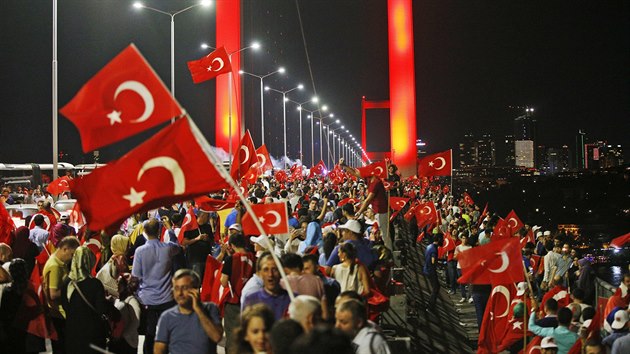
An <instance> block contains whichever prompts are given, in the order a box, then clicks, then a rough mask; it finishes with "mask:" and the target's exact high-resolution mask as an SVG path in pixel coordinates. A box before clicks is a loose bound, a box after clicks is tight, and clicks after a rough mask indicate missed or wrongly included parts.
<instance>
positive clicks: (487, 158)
mask: <svg viewBox="0 0 630 354" xmlns="http://www.w3.org/2000/svg"><path fill="white" fill-rule="evenodd" d="M476 148H477V163H476V165H477V166H482V167H492V166H495V165H496V162H497V160H496V147H495V144H494V140H492V136H491V135H490V134H484V135H482V136H481V138H479V139H477V141H476Z"/></svg>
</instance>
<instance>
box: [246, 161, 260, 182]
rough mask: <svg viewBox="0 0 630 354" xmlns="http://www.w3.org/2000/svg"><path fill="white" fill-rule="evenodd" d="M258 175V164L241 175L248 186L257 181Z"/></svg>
mask: <svg viewBox="0 0 630 354" xmlns="http://www.w3.org/2000/svg"><path fill="white" fill-rule="evenodd" d="M259 174H260V168H259V167H258V162H256V163H255V164H253V165H252V166H251V167H250V168H249V169H248V170H247V172H245V174H244V175H243V179H244V180H246V181H247V183H249V184H255V183H256V180H258V175H259Z"/></svg>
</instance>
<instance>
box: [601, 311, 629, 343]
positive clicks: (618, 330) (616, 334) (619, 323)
mask: <svg viewBox="0 0 630 354" xmlns="http://www.w3.org/2000/svg"><path fill="white" fill-rule="evenodd" d="M610 328H612V330H613V333H611V334H609V335H607V336H606V337H605V338H604V339H603V340H602V344H603V345H605V346H606V347H608V348H612V346H613V344H614V343H615V342H616V341H617V340H618V339H619V338H622V337H624V336H627V335H628V311H626V309H621V310H617V311H616V312H615V314H614V318H613V322H612V323H611V324H610Z"/></svg>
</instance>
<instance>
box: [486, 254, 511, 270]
mask: <svg viewBox="0 0 630 354" xmlns="http://www.w3.org/2000/svg"><path fill="white" fill-rule="evenodd" d="M496 255H497V256H500V257H501V266H500V267H499V268H497V269H491V268H488V270H489V271H491V272H492V273H503V272H505V270H506V269H507V267H508V266H509V265H510V259H509V258H508V255H507V252H505V251H503V252H498V253H496Z"/></svg>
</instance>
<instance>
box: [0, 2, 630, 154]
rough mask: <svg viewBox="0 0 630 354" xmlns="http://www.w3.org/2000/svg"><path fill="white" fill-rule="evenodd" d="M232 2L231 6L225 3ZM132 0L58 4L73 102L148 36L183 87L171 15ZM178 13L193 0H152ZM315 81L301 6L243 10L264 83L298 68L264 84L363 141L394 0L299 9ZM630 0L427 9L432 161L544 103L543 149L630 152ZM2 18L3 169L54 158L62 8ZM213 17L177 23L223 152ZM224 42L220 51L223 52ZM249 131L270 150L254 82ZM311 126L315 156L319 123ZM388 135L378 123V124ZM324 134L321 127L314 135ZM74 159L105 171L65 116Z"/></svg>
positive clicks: (118, 147) (278, 146)
mask: <svg viewBox="0 0 630 354" xmlns="http://www.w3.org/2000/svg"><path fill="white" fill-rule="evenodd" d="M219 1H221V0H219ZM132 3H133V1H127V0H60V1H59V36H58V40H59V106H60V107H62V106H63V105H65V104H66V103H67V102H68V101H69V100H70V99H71V98H72V97H73V95H74V94H75V93H76V92H77V91H78V90H79V88H80V87H81V86H82V85H83V84H84V83H85V82H86V81H87V80H89V78H90V77H91V76H92V75H93V74H95V73H96V72H97V71H98V70H99V69H100V68H101V67H102V66H104V65H105V64H106V63H107V62H108V61H109V60H111V58H113V57H114V56H115V55H116V54H117V53H118V52H120V51H121V50H122V49H123V48H124V47H126V46H127V45H128V44H129V43H131V42H134V43H135V44H136V45H137V46H138V48H139V49H140V51H141V52H142V53H143V54H144V56H145V57H146V58H147V60H148V61H149V62H150V63H151V65H152V66H153V68H154V69H155V70H156V72H157V73H158V74H159V76H160V77H161V78H162V79H163V80H164V82H165V84H166V85H167V86H170V54H169V53H170V37H169V36H170V27H169V22H170V18H169V17H167V16H165V15H160V14H157V13H154V12H149V11H147V10H143V11H137V10H136V9H134V8H133V7H132V6H131V5H132ZM144 3H145V4H146V5H148V6H152V7H156V8H159V9H162V10H165V11H177V10H180V9H182V8H184V7H186V6H189V5H191V4H193V3H195V2H193V1H179V0H147V1H145V2H144ZM299 6H300V11H301V15H302V21H303V26H304V34H305V39H306V45H307V47H308V52H309V55H310V61H311V70H312V73H313V78H314V82H313V81H312V80H311V78H310V73H309V67H308V64H307V60H306V55H305V50H304V43H303V41H302V36H301V32H300V25H299V21H298V18H297V9H296V4H295V1H293V0H264V1H250V0H244V1H243V21H242V28H243V32H242V37H243V44H244V45H246V44H248V43H250V42H251V41H252V40H258V41H260V42H261V44H262V46H263V50H261V51H260V52H258V53H256V52H245V54H244V55H243V57H242V59H243V69H245V70H246V71H249V72H253V73H256V74H266V73H268V72H271V71H274V70H275V69H276V68H277V67H278V66H279V65H283V66H285V67H286V69H287V72H288V74H287V75H284V76H283V75H274V76H273V77H271V78H270V79H269V80H268V81H266V82H265V83H266V84H268V85H270V86H272V87H274V88H277V89H289V88H292V87H294V86H296V85H297V84H298V83H303V84H304V85H305V87H306V90H305V91H304V92H302V93H298V92H295V95H293V93H292V94H291V95H290V96H291V99H294V100H296V101H300V102H302V101H306V100H307V99H308V98H309V97H311V96H312V95H313V93H314V91H315V90H316V92H317V94H318V96H319V97H320V101H321V102H324V103H326V104H327V105H328V106H329V107H330V109H331V111H332V112H334V113H335V115H336V116H338V117H340V119H342V120H343V122H344V123H345V124H346V126H347V127H349V128H350V130H351V132H352V133H353V134H354V135H355V136H360V131H361V110H360V102H361V96H366V97H368V98H369V99H379V100H380V99H387V98H388V96H389V88H388V63H387V42H386V40H387V6H386V1H385V0H378V1H377V0H370V1H359V0H309V1H305V0H301V1H299ZM629 10H630V3H628V2H627V1H591V2H575V1H559V2H549V1H527V2H516V1H504V2H497V1H437V0H435V1H414V26H415V33H414V40H415V61H416V73H415V74H416V93H417V96H416V103H417V114H418V117H417V119H418V121H417V127H418V137H419V138H422V139H423V140H425V141H426V142H427V143H428V146H427V150H428V151H429V152H437V151H441V150H445V149H448V148H455V147H456V145H457V143H458V142H459V141H461V140H462V137H463V135H464V134H465V133H468V132H472V133H473V134H482V133H491V134H493V135H494V136H496V137H497V138H499V137H501V136H503V135H506V134H511V133H512V129H513V125H512V120H513V119H514V118H515V117H516V116H517V115H518V114H520V113H522V111H520V110H514V109H510V108H509V106H526V105H527V106H530V107H533V108H535V110H536V113H535V116H536V119H537V120H538V124H539V126H538V129H539V130H538V136H539V139H540V141H539V142H540V143H542V144H545V145H547V146H552V147H559V146H561V145H564V144H566V145H569V147H570V148H571V149H573V148H574V144H575V140H574V137H575V135H576V133H577V131H578V129H580V128H581V129H584V130H585V131H586V132H587V135H588V137H589V138H591V139H598V140H601V139H603V140H608V142H609V143H613V144H622V145H623V146H624V149H625V150H626V151H625V155H626V157H628V155H629V154H628V152H629V151H630V134H629V133H630V119H629V118H630V80H629V75H628V74H629V68H630V40H628V39H629V38H630V11H629ZM0 11H1V12H2V14H3V21H0V43H1V45H2V49H1V50H0V62H1V63H2V67H1V69H0V80H1V82H2V95H0V100H1V101H2V102H1V104H0V162H5V163H6V162H12V163H17V162H40V163H44V162H50V161H51V160H52V157H51V154H52V148H51V141H52V138H51V134H52V133H51V132H52V123H51V115H52V113H51V82H52V80H51V58H52V54H51V53H52V39H51V38H52V5H51V1H42V0H2V1H0ZM214 14H215V12H214V8H209V9H206V8H202V7H198V8H195V9H193V10H190V11H188V12H185V13H182V14H180V15H178V16H177V17H176V19H175V34H176V35H175V38H176V61H175V65H176V97H177V99H178V101H179V102H180V103H181V104H182V106H183V107H185V108H186V110H187V111H188V112H189V113H190V115H191V116H192V117H193V119H194V120H195V122H196V123H197V125H198V126H199V127H200V128H201V130H202V132H203V133H204V134H205V135H206V138H207V139H208V140H209V141H210V143H214V92H215V88H214V83H213V82H206V83H202V84H199V85H194V84H193V83H192V81H191V79H190V75H189V73H188V70H187V67H186V61H188V60H193V59H198V58H200V57H201V56H203V55H205V54H207V53H208V51H207V50H206V51H203V50H201V49H200V48H199V45H200V43H202V42H207V43H209V44H210V45H213V46H214V45H215V40H214V33H215V22H214ZM219 44H220V43H219ZM243 88H244V97H243V108H244V114H245V124H246V127H247V128H249V129H251V131H252V135H253V137H254V142H255V143H256V145H258V144H259V142H260V111H259V110H260V102H259V90H260V89H259V82H258V81H257V80H252V79H251V78H243ZM288 109H289V114H288V120H289V124H288V128H287V129H288V137H289V148H288V150H289V156H290V157H291V158H296V157H297V156H298V152H297V150H298V144H299V139H298V135H299V130H298V122H297V119H298V115H297V111H296V110H295V105H288ZM265 122H266V124H265V126H266V132H267V133H268V134H267V135H266V142H267V145H268V147H269V150H270V152H271V154H272V155H274V156H278V155H279V154H280V152H281V151H282V131H281V127H282V124H281V122H282V102H281V96H280V95H275V94H274V95H272V94H269V93H267V94H265ZM307 127H309V125H308V121H307V120H306V119H304V129H305V133H306V134H305V135H306V137H305V141H304V146H305V154H306V156H307V158H306V162H309V160H310V144H311V142H310V130H309V129H307ZM376 129H377V130H378V127H377V128H376ZM154 132H155V130H153V131H150V132H147V133H145V134H142V135H140V136H138V137H135V138H131V139H128V140H126V141H124V142H122V143H119V144H115V145H113V146H111V147H108V148H105V149H102V150H101V155H102V157H101V161H108V160H110V159H113V158H117V157H120V156H121V155H122V154H123V153H124V152H125V151H128V150H129V149H130V148H131V147H133V146H134V145H136V144H138V143H139V142H140V141H143V140H144V139H146V138H147V137H148V136H149V135H150V134H152V133H154ZM315 135H316V136H317V135H318V134H317V132H316V134H315ZM59 148H60V150H61V151H64V152H65V153H68V154H70V157H69V158H64V159H62V160H64V161H68V162H71V163H80V162H91V157H90V155H83V154H82V151H81V148H80V142H79V136H78V133H77V130H76V129H75V128H74V126H73V125H72V124H71V123H70V122H69V121H68V120H66V119H65V118H64V117H63V116H61V115H59Z"/></svg>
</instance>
